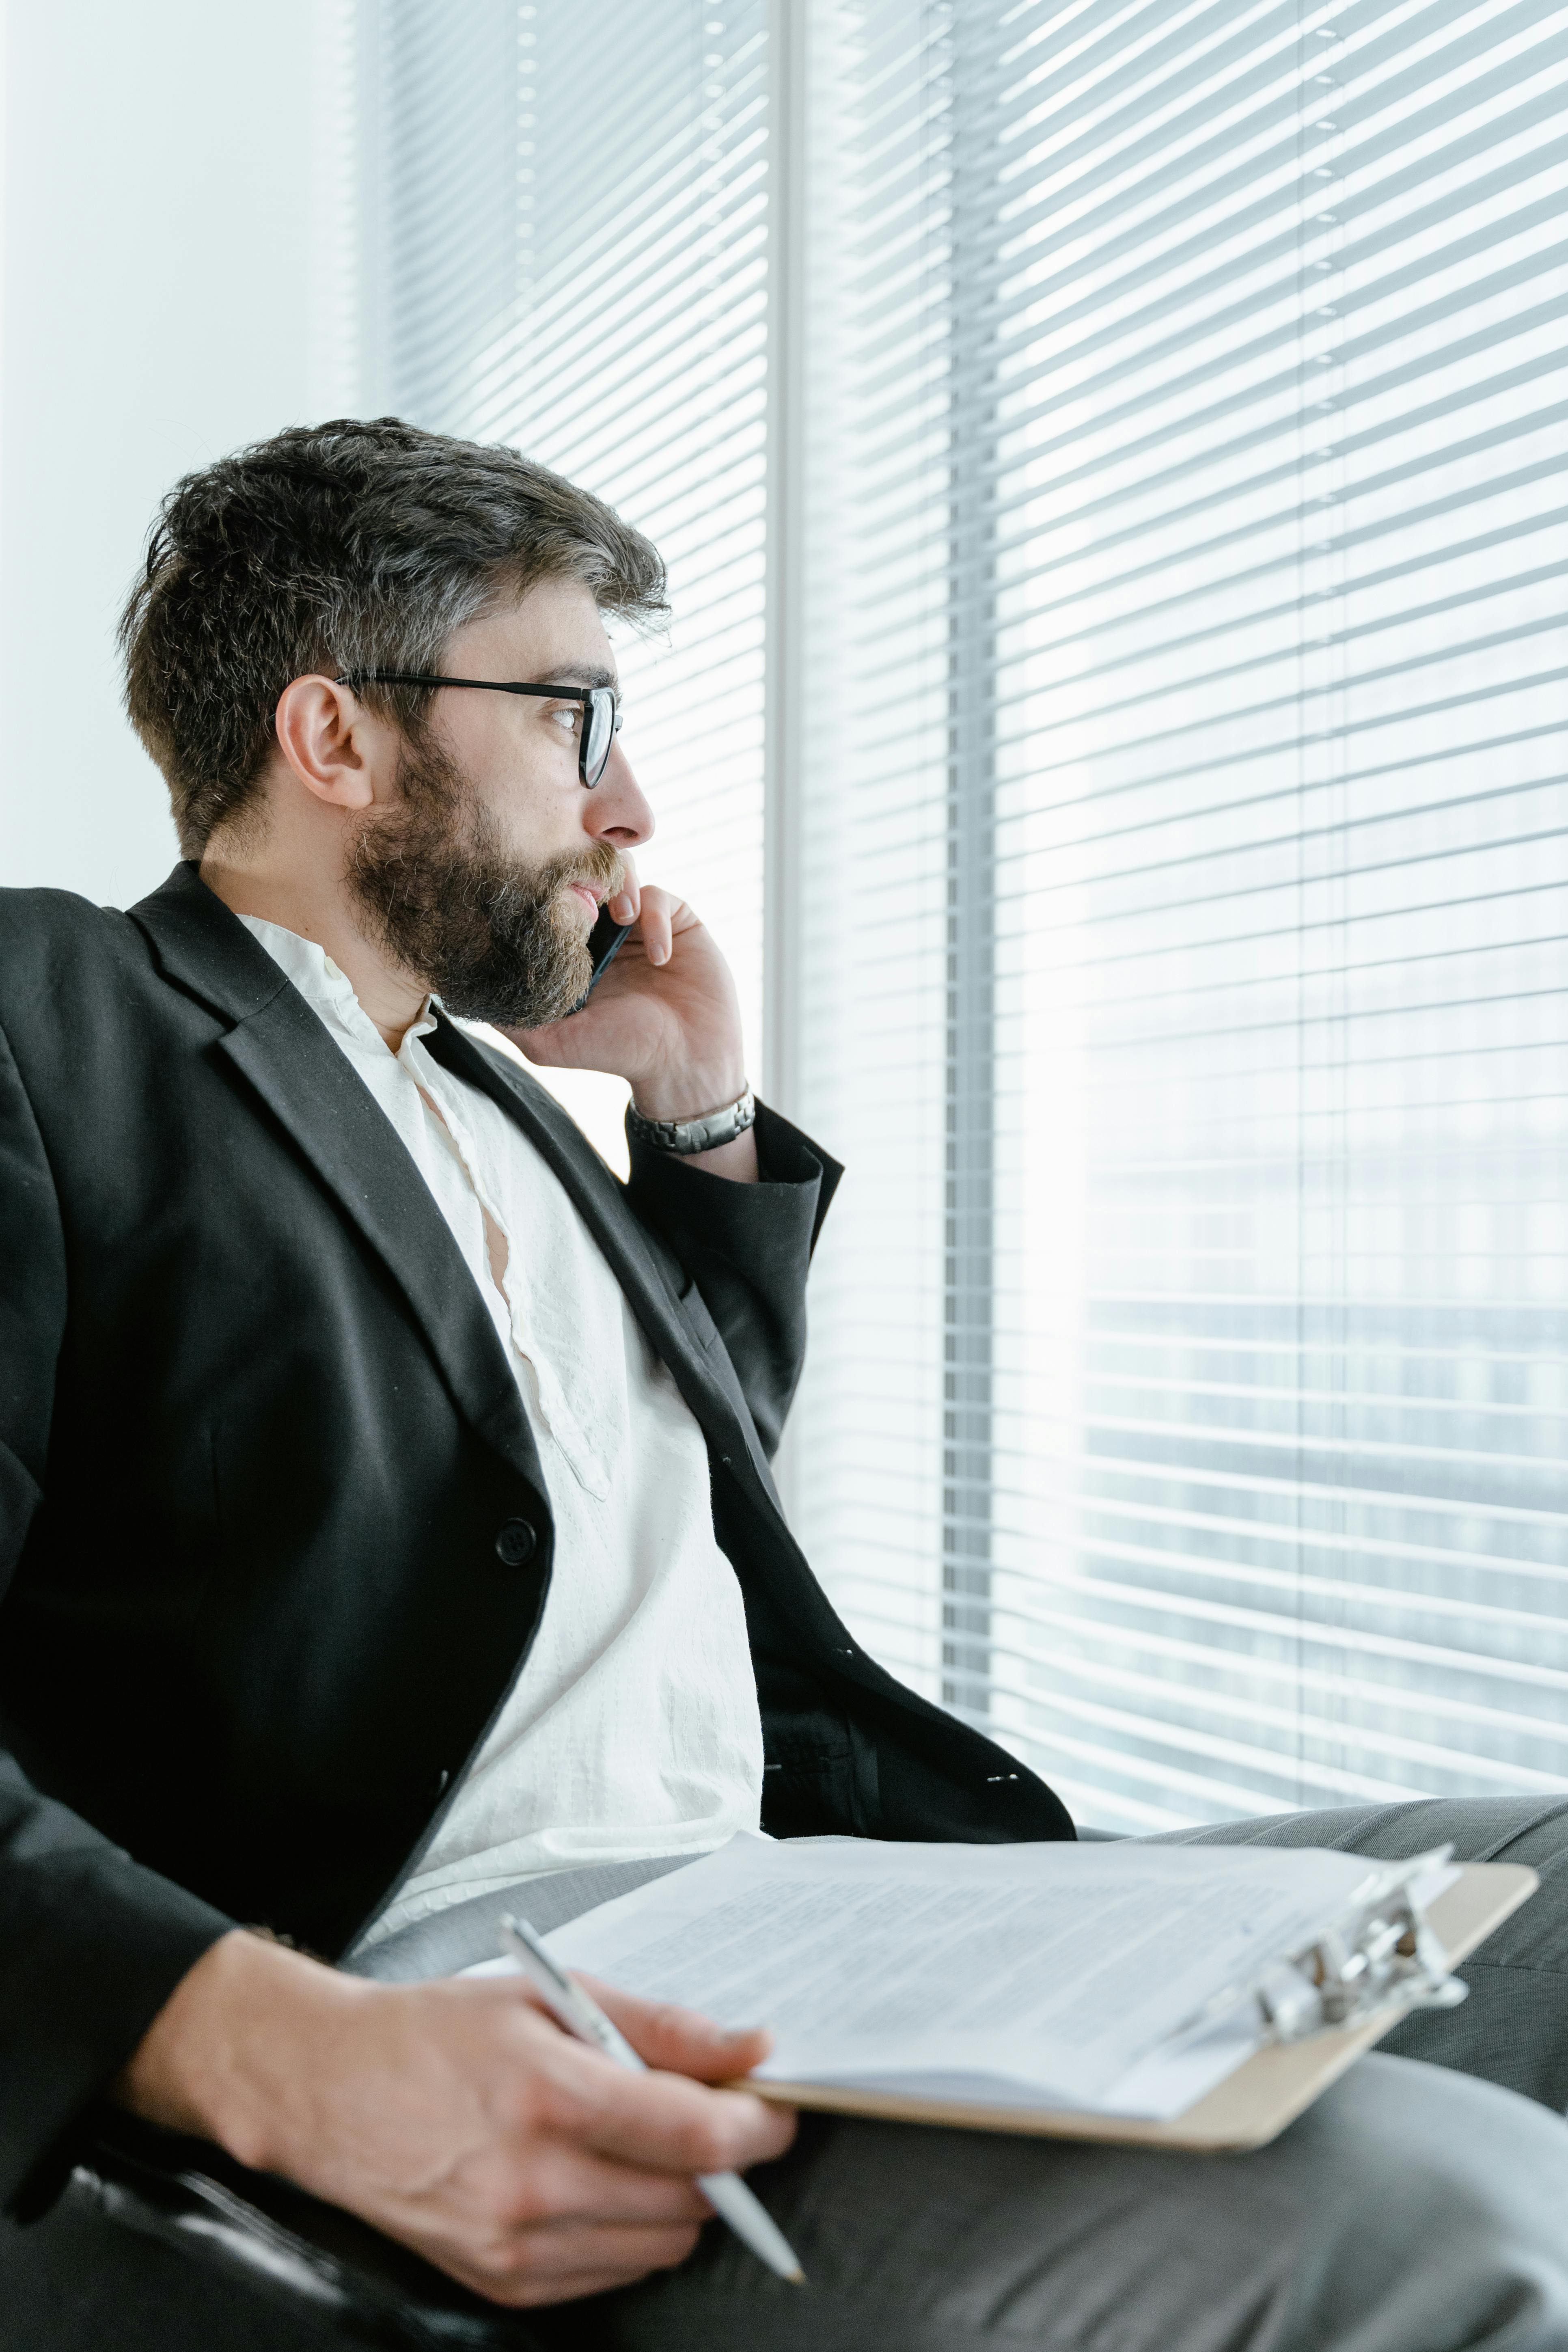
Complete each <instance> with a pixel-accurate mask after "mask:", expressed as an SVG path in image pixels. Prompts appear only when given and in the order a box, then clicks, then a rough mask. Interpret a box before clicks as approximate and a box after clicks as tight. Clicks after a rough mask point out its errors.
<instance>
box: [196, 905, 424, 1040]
mask: <svg viewBox="0 0 1568 2352" xmlns="http://www.w3.org/2000/svg"><path fill="white" fill-rule="evenodd" d="M239 919H240V921H241V922H242V923H243V924H244V925H245V928H246V929H247V931H248V932H249V933H250V935H251V937H252V938H253V939H254V940H257V941H258V944H259V945H260V946H262V947H264V948H265V949H266V950H267V952H268V955H269V956H270V957H271V958H272V961H274V963H276V964H277V965H278V966H279V969H280V970H281V971H282V972H283V975H284V977H285V979H287V980H289V981H291V982H292V983H293V985H294V986H295V987H296V988H297V989H298V990H299V992H300V995H301V996H302V997H303V998H304V999H305V1002H306V1003H307V1004H309V1005H310V1007H311V1009H312V1011H313V1012H315V1013H319V1014H320V1016H321V1019H322V1020H323V1021H324V1022H325V1023H326V1024H327V1026H328V1028H329V1029H336V1030H340V1031H342V1034H344V1035H345V1036H347V1037H349V1038H352V1039H353V1043H354V1044H355V1045H358V1046H359V1047H360V1048H361V1049H362V1050H364V1051H370V1052H374V1053H378V1054H390V1053H391V1051H392V1049H391V1047H390V1046H389V1045H388V1044H387V1042H386V1040H385V1038H384V1036H383V1035H382V1034H381V1032H380V1030H379V1029H378V1028H377V1027H376V1025H375V1024H374V1021H373V1020H372V1019H371V1017H370V1015H369V1013H367V1012H366V1011H365V1009H364V1007H363V1004H362V1003H360V1001H359V998H358V997H357V996H356V995H355V994H354V991H353V982H352V981H351V980H350V978H349V976H348V974H347V973H346V972H345V971H343V970H342V967H341V966H340V965H338V964H335V963H334V962H333V961H332V959H331V956H330V955H329V954H328V953H327V951H326V950H325V949H324V948H323V947H321V946H319V945H318V943H317V942H316V941H315V940H305V939H301V938H300V934H299V932H298V931H290V930H286V929H284V927H283V925H282V924H281V923H269V922H268V920H267V919H266V918H265V916H262V915H241V917H240V918H239ZM440 1001H441V1000H440V998H439V997H437V996H434V995H431V996H426V999H425V1002H424V1003H423V1004H422V1005H421V1006H420V1008H419V1012H418V1015H417V1018H416V1019H415V1020H414V1021H412V1022H411V1023H410V1024H409V1026H408V1029H407V1031H406V1033H405V1036H404V1040H403V1042H404V1045H407V1044H408V1042H409V1039H410V1038H413V1037H424V1036H427V1035H428V1034H429V1033H430V1031H431V1030H432V1029H434V1027H435V1026H436V1013H437V1008H438V1007H439V1004H440Z"/></svg>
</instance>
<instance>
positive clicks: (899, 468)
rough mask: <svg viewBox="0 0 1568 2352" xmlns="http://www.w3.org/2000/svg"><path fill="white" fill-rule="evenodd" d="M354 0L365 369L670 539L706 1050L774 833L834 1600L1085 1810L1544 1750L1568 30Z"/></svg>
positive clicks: (674, 740) (670, 722)
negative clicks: (817, 1217) (724, 964)
mask: <svg viewBox="0 0 1568 2352" xmlns="http://www.w3.org/2000/svg"><path fill="white" fill-rule="evenodd" d="M365 21H367V22H368V23H369V26H370V34H369V37H368V42H367V52H366V71H365V74H364V75H363V90H364V92H365V101H364V102H365V107H366V110H367V116H368V117H373V118H374V120H373V121H368V122H367V131H368V137H367V141H366V145H367V148H368V151H369V158H370V160H369V163H368V165H367V174H366V183H365V187H366V194H365V200H364V201H365V209H366V212H367V215H371V216H372V218H373V224H374V236H373V240H372V245H373V255H372V258H373V264H374V266H373V269H372V272H371V278H372V283H373V286H374V289H375V299H374V304H373V311H374V319H373V332H372V343H373V347H374V352H375V354H376V380H377V381H378V382H379V383H382V384H384V386H385V391H384V395H383V397H382V399H381V401H380V403H379V404H385V405H395V406H399V407H402V408H404V409H405V411H406V412H407V413H410V414H413V415H416V416H418V417H419V418H420V419H421V420H422V421H425V422H427V423H430V424H432V425H438V426H441V427H443V428H445V429H448V430H456V431H459V432H472V433H478V434H480V435H482V436H493V437H506V438H509V439H512V440H514V441H516V442H517V444H518V446H522V447H524V448H526V449H528V450H529V451H530V452H531V454H534V455H537V456H539V457H542V458H543V459H544V460H545V461H546V462H547V463H550V464H552V465H555V466H558V467H560V468H561V469H562V470H563V471H564V472H566V473H568V474H572V475H574V476H575V477H576V478H580V479H582V480H584V481H585V482H587V483H588V484H589V485H590V486H591V487H593V488H596V489H599V490H601V491H602V492H603V493H604V494H605V496H607V497H609V498H610V499H612V500H613V501H614V502H615V503H616V504H617V505H618V506H620V507H621V508H622V509H623V510H624V511H625V512H626V513H627V514H628V515H629V516H630V517H631V518H632V519H633V520H636V521H637V522H639V523H641V524H642V525H643V526H644V527H645V528H646V529H647V530H649V531H650V533H651V534H652V535H653V536H654V537H655V538H656V540H657V541H658V543H659V544H660V545H661V546H662V547H663V548H664V549H665V550H666V552H667V554H668V556H669V558H670V565H671V585H672V593H673V595H674V599H675V604H676V621H675V627H674V632H673V637H672V642H671V644H670V646H668V648H665V647H639V646H629V647H628V648H626V655H625V666H626V675H627V678H628V684H629V686H630V688H631V694H630V698H629V702H628V721H627V735H626V742H627V746H628V749H629V750H630V751H631V753H632V755H633V757H634V759H635V760H636V761H637V764H638V766H639V769H640V772H642V774H643V776H644V779H645V782H647V784H648V786H649V789H650V792H651V793H652V794H653V797H654V798H655V800H656V802H657V803H658V807H659V814H660V818H661V835H660V839H659V842H658V844H657V845H655V847H654V849H653V850H652V851H651V852H650V854H649V856H647V858H646V859H645V861H644V863H645V871H647V872H648V873H650V874H652V875H654V876H656V877H657V876H658V875H660V874H666V875H668V877H669V878H670V879H671V880H673V881H675V882H677V883H678V885H679V887H681V888H683V889H685V890H687V891H688V892H689V895H690V896H691V897H692V898H694V899H695V900H697V902H698V903H699V904H700V906H701V907H702V908H703V910H704V912H705V913H708V914H710V915H712V914H713V910H714V909H715V908H718V909H721V912H720V913H719V914H718V915H717V916H716V917H715V922H716V928H717V929H719V930H720V933H721V937H722V939H723V940H724V943H725V945H726V947H727V948H728V949H729V950H730V952H731V958H732V960H733V961H735V962H736V964H737V966H738V968H739V971H740V973H741V976H742V986H743V990H744V992H745V994H746V998H747V1007H748V1016H749V1022H750V1025H751V1028H752V1035H753V1037H755V1035H756V1034H757V1014H758V1010H759V1004H760V997H761V988H762V957H761V947H762V929H763V920H762V918H763V873H762V862H763V844H764V838H765V839H766V841H767V843H768V845H769V854H770V856H771V857H772V859H773V866H772V872H771V877H770V884H771V887H770V895H769V898H768V906H769V910H770V914H771V917H772V919H773V944H772V948H771V950H770V961H771V971H770V994H769V1010H770V1014H771V1016H772V1017H773V1035H772V1037H771V1039H770V1044H769V1051H770V1059H771V1063H772V1066H773V1069H774V1070H775V1072H776V1073H778V1074H779V1078H780V1083H781V1085H782V1087H783V1097H784V1098H783V1100H782V1105H781V1107H782V1108H785V1109H786V1110H788V1111H790V1112H792V1113H793V1114H794V1115H795V1116H798V1117H799V1118H802V1119H803V1121H804V1122H805V1124H806V1125H807V1126H808V1127H809V1128H810V1129H812V1130H813V1131H814V1132H816V1134H818V1135H819V1136H820V1137H821V1138H822V1139H823V1141H824V1143H825V1144H826V1146H827V1147H828V1148H829V1149H830V1150H834V1151H835V1152H837V1154H838V1155H839V1156H840V1157H842V1158H843V1159H844V1160H846V1161H847V1163H848V1170H849V1173H848V1175H847V1180H846V1182H845V1184H844V1187H843V1189H842V1191H841V1192H840V1194H839V1198H838V1202H837V1204H836V1207H835V1211H834V1214H833V1216H832V1218H831V1219H830V1220H829V1221H828V1223H827V1227H826V1233H825V1236H824V1240H823V1244H822V1246H821V1249H820V1251H819V1255H818V1261H817V1266H816V1273H815V1275H814V1279H813V1296H812V1317H813V1339H812V1351H811V1358H810V1361H809V1365H808V1370H807V1374H806V1378H805V1384H804V1386H803V1390H802V1392H801V1396H800V1399H799V1401H798V1402H797V1405H796V1408H795V1416H794V1421H793V1425H792V1431H791V1434H790V1436H789V1438H788V1439H787V1440H786V1460H785V1463H784V1486H785V1491H786V1494H787V1496H788V1497H789V1500H790V1504H791V1507H792V1511H793V1514H794V1517H795V1523H796V1526H797V1528H798V1530H799V1532H800V1534H801V1537H802V1539H803V1542H804V1543H805V1549H806V1550H807V1552H808V1555H809V1556H810V1557H811V1558H812V1559H813V1560H814V1561H815V1563H816V1566H817V1567H818V1569H819V1571H820V1572H821V1573H822V1574H823V1576H824V1579H825V1580H826V1583H827V1584H828V1586H829V1588H830V1590H831V1591H833V1592H834V1594H835V1597H836V1598H837V1601H838V1602H839V1604H840V1606H841V1607H842V1608H843V1610H844V1612H845V1613H846V1615H847V1617H848V1619H849V1621H850V1622H851V1623H852V1624H853V1626H854V1627H855V1630H856V1632H857V1633H858V1636H859V1638H860V1639H862V1640H863V1641H864V1642H865V1643H866V1644H867V1646H868V1648H869V1649H871V1650H872V1651H873V1652H874V1653H876V1654H879V1655H880V1656H882V1657H883V1658H885V1659H886V1660H887V1661H888V1663H889V1664H890V1665H891V1666H892V1667H893V1668H894V1670H895V1671H897V1672H899V1673H900V1674H901V1675H904V1676H905V1677H906V1678H907V1679H908V1680H910V1681H911V1682H913V1683H914V1684H916V1685H917V1686H919V1687H921V1688H923V1689H925V1690H926V1691H928V1692H929V1693H930V1694H931V1696H934V1697H936V1698H938V1699H940V1700H942V1701H943V1702H944V1703H945V1704H947V1705H948V1706H952V1707H953V1708H955V1709H956V1710H957V1711H959V1712H960V1713H962V1714H963V1715H964V1716H966V1717H969V1718H970V1719H972V1720H973V1721H975V1722H977V1723H980V1724H982V1725H984V1726H985V1727H987V1728H989V1729H990V1730H991V1731H992V1732H993V1733H994V1735H995V1736H996V1737H998V1738H1000V1739H1001V1740H1002V1741H1003V1742H1004V1743H1005V1744H1007V1745H1009V1746H1011V1747H1012V1748H1014V1749H1015V1750H1016V1752H1017V1753H1018V1754H1019V1755H1020V1756H1023V1757H1025V1758H1026V1759H1027V1760H1028V1761H1029V1762H1030V1763H1032V1764H1034V1765H1035V1766H1036V1767H1037V1768H1038V1769H1040V1770H1042V1771H1043V1772H1044V1773H1045V1774H1046V1775H1047V1777H1048V1778H1049V1779H1050V1780H1053V1781H1054V1782H1055V1784H1056V1785H1057V1786H1058V1788H1059V1789H1060V1790H1062V1792H1063V1794H1064V1795H1065V1796H1066V1797H1067V1799H1068V1801H1069V1803H1070V1804H1071V1805H1072V1806H1073V1808H1074V1810H1075V1811H1076V1812H1077V1813H1078V1814H1079V1818H1080V1819H1083V1820H1086V1821H1089V1822H1100V1823H1101V1824H1104V1825H1105V1826H1108V1827H1114V1828H1122V1829H1130V1830H1140V1829H1157V1828H1162V1827H1166V1826H1171V1825H1174V1824H1176V1823H1179V1822H1187V1821H1193V1820H1201V1819H1207V1818H1219V1817H1224V1816H1226V1815H1233V1814H1237V1813H1243V1812H1251V1811H1270V1810H1284V1809H1288V1808H1290V1807H1293V1806H1297V1805H1304V1804H1320V1805H1322V1804H1335V1803H1342V1802H1345V1803H1348V1802H1357V1801H1381V1800H1384V1799H1396V1798H1400V1797H1405V1796H1414V1795H1421V1794H1428V1793H1432V1794H1447V1793H1452V1794H1485V1793H1489V1792H1492V1791H1499V1790H1506V1791H1525V1792H1530V1791H1542V1792H1554V1791H1557V1790H1563V1789H1568V1707H1565V1706H1564V1699H1565V1697H1568V1612H1565V1608H1564V1601H1565V1599H1568V1507H1565V1506H1568V1496H1565V1494H1564V1486H1563V1468H1562V1465H1563V1451H1564V1449H1563V1437H1564V1433H1565V1429H1568V1380H1565V1375H1564V1370H1563V1344H1562V1343H1563V1307H1564V1283H1563V1273H1564V1259H1565V1256H1568V1238H1565V1236H1568V1215H1565V1210H1564V1184H1563V1175H1564V1167H1565V1165H1568V1162H1565V1160H1564V1152H1563V1145H1564V1136H1565V1129H1568V1036H1565V1029H1568V1024H1565V1020H1564V971H1563V953H1562V943H1563V932H1564V928H1565V926H1564V913H1565V911H1568V854H1565V851H1564V837H1565V834H1568V817H1565V785H1564V736H1565V733H1568V695H1565V693H1564V682H1565V676H1568V660H1565V650H1568V629H1565V627H1564V623H1563V610H1562V595H1561V584H1560V583H1561V576H1562V572H1563V565H1564V559H1565V558H1568V498H1565V496H1564V472H1565V470H1568V468H1565V463H1564V457H1563V430H1562V427H1563V415H1564V393H1565V389H1568V387H1565V385H1564V373H1565V366H1564V360H1563V317H1564V313H1565V312H1568V250H1565V247H1564V243H1563V232H1562V228H1561V220H1562V217H1563V197H1564V180H1565V178H1568V163H1565V161H1564V158H1565V157H1568V142H1565V140H1564V131H1565V129H1568V8H1565V7H1564V6H1563V5H1547V0H1489V5H1469V6H1467V5H1458V0H1343V5H1336V0H1319V5H1309V0H1252V5H1241V6H1233V5H1222V0H1186V5H1175V6H1166V5H1156V0H1067V5H1060V0H1058V5H1041V0H1005V5H1004V0H790V5H787V6H785V5H781V0H774V5H773V6H772V7H771V8H764V7H763V5H761V0H750V4H749V5H740V0H736V5H730V0H718V5H713V6H711V7H710V8H706V9H703V8H698V7H695V6H689V5H686V0H580V5H574V6H573V7H572V8H571V9H567V8H565V7H564V6H562V5H540V6H538V7H537V8H533V9H531V8H528V7H523V6H518V5H512V0H507V5H500V0H469V5H468V6H467V7H465V9H464V10H462V11H460V12H446V13H445V14H441V13H438V12H435V11H431V10H429V9H427V8H425V7H422V6H420V5H417V0H383V5H381V6H380V7H379V8H376V9H374V11H372V12H370V15H369V16H368V18H367V19H366V20H365ZM584 57H589V58H592V59H593V72H592V74H591V75H590V76H588V77H586V78H584V73H583V71H582V62H583V59H584ZM781 126H784V136H783V138H782V139H781V137H780V135H779V133H780V127H781ZM765 519H766V520H767V521H768V524H769V530H768V534H767V536H768V540H769V544H768V548H767V551H766V562H764V546H763V541H764V520H765ZM764 770H765V772H766V784H767V797H768V811H767V818H768V821H767V824H766V827H765V828H764V823H763V799H764ZM568 1095H569V1099H570V1098H571V1097H570V1092H569V1090H568ZM574 1108H578V1110H579V1115H580V1116H583V1117H584V1119H585V1122H586V1123H588V1124H589V1125H590V1127H591V1128H592V1127H593V1126H594V1124H595V1116H596V1113H595V1106H594V1105H593V1104H592V1103H591V1102H585V1101H584V1098H582V1097H579V1098H578V1099H577V1100H576V1101H575V1102H574ZM599 1131H600V1132H601V1133H603V1132H604V1128H603V1124H602V1123H601V1125H600V1128H599ZM606 1148H610V1147H609V1144H608V1139H607V1138H606Z"/></svg>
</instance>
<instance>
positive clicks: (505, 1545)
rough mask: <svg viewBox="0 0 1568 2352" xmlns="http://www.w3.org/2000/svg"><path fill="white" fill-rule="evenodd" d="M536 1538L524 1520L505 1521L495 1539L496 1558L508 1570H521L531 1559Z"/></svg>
mask: <svg viewBox="0 0 1568 2352" xmlns="http://www.w3.org/2000/svg"><path fill="white" fill-rule="evenodd" d="M536 1541H537V1538H536V1537H535V1535H534V1532H533V1529H532V1528H531V1527H530V1526H529V1524H528V1521H527V1520H526V1519H507V1520H506V1521H504V1522H503V1524H502V1527H501V1530H500V1534H499V1535H498V1536H497V1538H496V1558H497V1559H501V1560H504V1561H505V1562H506V1564H507V1566H508V1568H521V1567H522V1566H523V1564H524V1562H525V1561H527V1560H531V1559H532V1558H533V1547H534V1544H535V1542H536Z"/></svg>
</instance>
